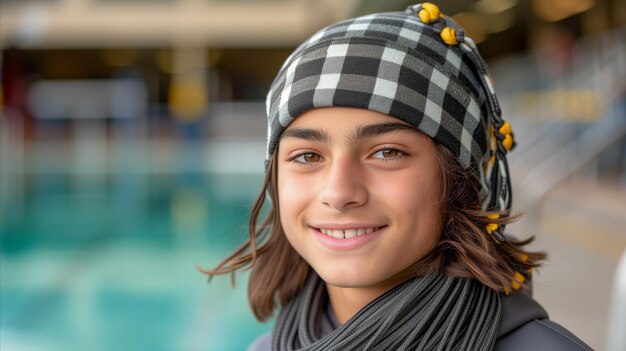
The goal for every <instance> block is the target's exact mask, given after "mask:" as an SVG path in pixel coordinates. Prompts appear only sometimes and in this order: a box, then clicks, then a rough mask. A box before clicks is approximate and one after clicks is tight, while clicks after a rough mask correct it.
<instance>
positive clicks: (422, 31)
mask: <svg viewBox="0 0 626 351" xmlns="http://www.w3.org/2000/svg"><path fill="white" fill-rule="evenodd" d="M415 10H419V7H418V8H415V7H409V8H408V9H407V11H405V12H387V13H377V14H372V15H367V16H363V17H359V18H354V19H349V20H345V21H342V22H339V23H336V24H333V25H330V26H328V27H326V28H324V29H322V30H320V31H319V32H317V33H316V34H314V35H313V36H312V37H311V38H310V39H308V40H307V41H305V42H304V43H302V44H301V45H300V46H299V47H298V48H297V49H296V50H295V51H294V52H293V53H292V54H291V55H290V56H289V57H288V58H287V60H286V61H285V63H284V64H283V66H282V68H281V69H280V71H279V73H278V75H277V76H276V78H275V80H274V82H273V83H272V86H271V88H270V91H269V93H268V95H267V100H266V112H267V116H268V134H267V135H268V140H267V160H269V159H270V158H271V156H272V153H273V151H274V150H275V148H276V145H277V143H278V141H279V139H280V136H281V134H282V133H283V131H284V130H285V128H286V127H287V126H288V125H289V124H290V123H291V121H293V119H294V118H296V117H297V116H298V115H300V114H302V113H303V112H305V111H307V110H309V109H313V108H317V107H328V106H347V107H357V108H364V109H369V110H373V111H377V112H381V113H384V114H387V115H390V116H394V117H396V118H399V119H401V120H403V121H405V122H407V123H409V124H411V125H413V126H415V127H416V128H418V129H419V130H421V131H422V132H424V133H425V134H427V135H429V136H430V137H432V138H433V139H434V140H435V141H437V142H439V143H441V144H443V145H444V146H446V147H448V148H449V149H450V150H452V152H453V153H454V155H455V156H456V157H457V159H458V161H459V163H460V164H461V165H462V166H463V167H464V168H466V169H471V170H472V171H473V172H474V174H475V175H476V176H477V177H478V178H479V179H480V183H481V188H482V189H481V197H482V200H483V202H484V203H485V204H486V203H488V202H489V201H488V200H489V198H490V197H491V196H490V195H491V192H492V191H491V188H492V187H491V186H490V183H491V181H490V179H491V178H492V174H487V173H485V170H484V169H483V165H484V164H485V163H486V162H487V161H488V159H489V156H490V154H489V148H488V142H487V140H488V134H487V131H488V126H489V121H490V120H489V115H490V111H492V110H493V107H494V106H493V104H494V103H495V104H496V107H497V101H496V100H495V95H493V89H492V87H491V86H490V85H489V86H488V87H487V88H486V87H485V84H490V83H489V81H488V80H489V78H488V77H487V76H486V75H487V72H486V69H484V66H482V67H478V68H477V67H476V66H477V65H476V62H475V61H476V57H475V56H472V55H478V53H477V51H476V50H475V47H474V45H473V43H472V42H471V40H469V41H468V43H467V44H466V43H461V44H460V45H458V46H449V45H446V44H445V43H444V42H443V41H442V39H441V37H440V28H437V27H436V26H433V25H432V24H424V23H423V22H422V21H421V20H420V18H419V17H418V16H417V15H416V13H415V12H414V11H415ZM448 21H449V22H448ZM446 22H447V23H451V24H452V25H453V26H455V27H456V28H459V29H460V27H458V25H456V24H455V23H454V22H453V21H452V20H450V19H449V18H447V17H446ZM479 59H480V58H479ZM480 61H481V62H480V63H481V64H482V59H480ZM485 79H486V80H487V83H485ZM492 95H493V101H490V99H491V98H492ZM490 104H491V105H490ZM497 108H498V109H499V107H497ZM498 113H499V111H498ZM492 169H493V167H490V168H489V170H490V171H491V170H492ZM488 173H491V172H488ZM492 203H493V202H492ZM483 207H487V206H486V205H484V206H483ZM498 207H499V206H498Z"/></svg>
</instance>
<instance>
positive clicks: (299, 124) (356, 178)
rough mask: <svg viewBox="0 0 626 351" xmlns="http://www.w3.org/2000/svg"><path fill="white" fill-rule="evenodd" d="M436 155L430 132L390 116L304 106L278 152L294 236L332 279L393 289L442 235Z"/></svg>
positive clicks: (284, 213)
mask: <svg viewBox="0 0 626 351" xmlns="http://www.w3.org/2000/svg"><path fill="white" fill-rule="evenodd" d="M436 152H437V151H436V148H435V144H434V142H433V140H432V139H431V138H429V137H428V136H426V135H423V134H421V133H419V132H418V131H416V130H415V129H413V128H411V127H409V126H408V125H407V124H405V123H404V122H402V121H400V120H399V119H396V118H393V117H390V116H387V115H384V114H382V113H378V112H374V111H370V110H364V109H357V108H344V107H327V108H319V109H314V110H310V111H307V112H305V113H303V114H302V115H301V116H299V117H298V118H296V119H295V120H294V121H293V122H292V123H291V125H290V126H289V127H288V128H287V130H286V131H285V132H284V134H283V137H282V139H281V141H280V144H279V152H278V155H277V162H278V204H279V207H280V219H281V224H282V227H283V229H284V231H285V234H286V236H287V239H288V240H289V242H290V243H291V245H292V246H293V248H294V249H295V250H296V251H297V252H298V253H299V254H300V255H301V256H302V257H303V258H304V259H305V260H306V261H307V262H308V263H309V264H310V265H311V267H313V269H315V271H316V272H317V273H318V274H319V275H320V277H321V278H322V279H323V280H324V281H325V282H326V283H327V284H330V285H331V286H336V287H344V288H346V287H352V288H377V289H382V290H387V289H388V288H391V287H393V286H394V285H395V284H397V283H399V282H400V281H402V280H404V279H406V273H405V269H406V268H408V267H409V266H410V265H411V264H413V263H415V262H416V261H418V260H419V259H421V258H423V257H424V256H425V255H426V254H428V253H429V252H430V251H431V249H432V248H433V246H434V244H435V243H436V242H437V240H438V238H439V234H440V231H441V229H440V228H441V213H440V205H439V203H440V199H439V194H440V193H441V191H440V184H439V182H440V172H439V164H438V162H437V156H436Z"/></svg>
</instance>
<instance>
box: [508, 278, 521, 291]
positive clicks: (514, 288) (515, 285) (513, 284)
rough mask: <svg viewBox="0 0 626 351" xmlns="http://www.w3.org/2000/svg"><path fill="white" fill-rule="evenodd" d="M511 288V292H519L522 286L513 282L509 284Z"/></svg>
mask: <svg viewBox="0 0 626 351" xmlns="http://www.w3.org/2000/svg"><path fill="white" fill-rule="evenodd" d="M511 287H512V288H513V290H519V289H520V288H521V287H522V285H521V284H520V283H518V282H517V281H515V280H514V281H512V282H511Z"/></svg>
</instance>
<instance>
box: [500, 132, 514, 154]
mask: <svg viewBox="0 0 626 351" xmlns="http://www.w3.org/2000/svg"><path fill="white" fill-rule="evenodd" d="M502 146H504V148H505V149H506V151H509V150H511V148H512V147H513V137H512V136H511V134H507V135H505V136H504V140H502Z"/></svg>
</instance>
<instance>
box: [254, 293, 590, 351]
mask: <svg viewBox="0 0 626 351" xmlns="http://www.w3.org/2000/svg"><path fill="white" fill-rule="evenodd" d="M331 317H332V316H331ZM336 323H337V322H336V321H334V318H330V322H326V323H324V321H322V323H321V329H322V334H327V333H329V332H330V331H332V330H333V329H334V328H336V327H337V324H336ZM271 341H272V336H271V333H267V334H264V335H261V336H260V337H258V338H257V339H256V340H255V341H254V342H253V343H252V344H251V345H250V347H249V348H248V351H269V350H271ZM589 350H592V349H591V348H590V347H589V346H587V345H586V344H585V343H584V342H582V341H581V340H580V339H578V338H577V337H576V336H574V335H573V334H572V333H570V332H569V331H568V330H567V329H565V328H563V327H562V326H560V325H558V324H557V323H554V322H553V321H551V320H549V319H548V314H547V313H546V311H545V310H544V309H543V307H541V306H540V305H539V304H538V303H537V302H536V301H535V300H533V299H532V298H530V297H529V296H527V295H526V294H524V293H521V292H520V293H514V294H511V295H510V296H505V297H503V298H502V317H501V318H500V329H499V330H498V338H497V339H496V345H495V348H494V351H589ZM468 351H474V350H468ZM476 351H479V350H476Z"/></svg>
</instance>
